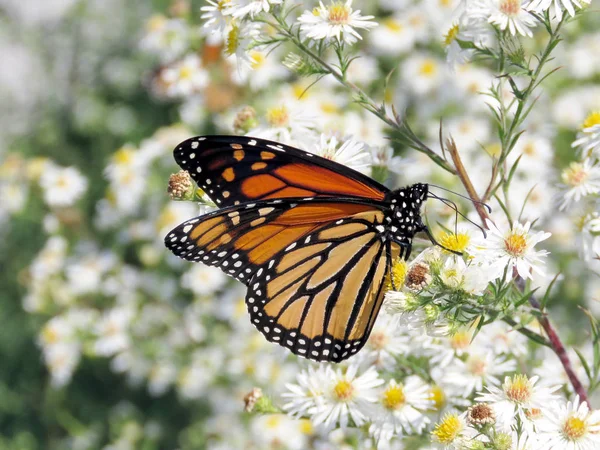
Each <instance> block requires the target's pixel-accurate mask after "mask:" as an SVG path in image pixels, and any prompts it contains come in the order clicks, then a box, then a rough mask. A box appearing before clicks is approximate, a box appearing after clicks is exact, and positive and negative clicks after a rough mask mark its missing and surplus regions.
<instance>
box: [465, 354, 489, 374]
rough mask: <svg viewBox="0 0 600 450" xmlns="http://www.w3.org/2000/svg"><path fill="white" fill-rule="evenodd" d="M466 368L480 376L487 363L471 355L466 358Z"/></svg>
mask: <svg viewBox="0 0 600 450" xmlns="http://www.w3.org/2000/svg"><path fill="white" fill-rule="evenodd" d="M467 370H468V371H469V372H470V373H472V374H473V375H477V376H482V375H484V374H485V372H486V370H487V363H486V362H485V361H484V360H483V359H479V358H477V357H476V356H471V357H470V358H469V359H468V360H467Z"/></svg>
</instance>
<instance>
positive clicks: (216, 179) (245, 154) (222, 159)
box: [174, 136, 388, 206]
mask: <svg viewBox="0 0 600 450" xmlns="http://www.w3.org/2000/svg"><path fill="white" fill-rule="evenodd" d="M174 155H175V160H176V161H177V163H178V164H179V165H180V166H181V167H182V168H183V169H184V170H187V171H188V172H189V173H190V175H191V176H192V178H193V179H194V180H195V181H196V183H198V185H199V186H200V187H201V188H202V189H203V190H204V191H205V192H206V193H207V194H208V195H209V196H210V198H211V199H212V200H213V201H214V202H215V203H216V204H217V205H219V206H229V205H236V204H239V203H244V202H251V201H257V200H266V199H279V198H311V197H338V198H339V197H356V198H365V199H371V200H376V201H381V200H383V198H384V196H385V194H386V193H387V192H388V189H387V188H385V187H384V186H382V185H380V184H379V183H377V182H376V181H374V180H372V179H370V178H369V177H367V176H365V175H363V174H361V173H359V172H356V171H354V170H352V169H350V168H348V167H346V166H343V165H341V164H337V163H335V162H333V161H329V160H326V159H323V158H319V157H317V156H315V155H313V154H312V153H308V152H304V151H302V150H299V149H296V148H293V147H289V146H286V145H283V144H278V143H276V142H272V141H267V140H264V139H258V138H252V137H243V136H236V137H232V136H208V137H205V136H201V137H194V138H191V139H188V140H187V141H184V142H182V143H181V144H180V145H178V146H177V148H176V149H175V151H174Z"/></svg>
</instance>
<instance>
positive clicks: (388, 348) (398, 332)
mask: <svg viewBox="0 0 600 450" xmlns="http://www.w3.org/2000/svg"><path fill="white" fill-rule="evenodd" d="M410 348H411V345H410V337H409V336H408V335H407V334H405V333H403V330H402V328H401V327H399V324H398V319H397V318H396V317H393V316H389V315H388V314H385V313H383V312H382V313H380V314H379V316H378V317H377V321H376V322H375V325H374V326H373V330H372V331H371V335H370V336H369V340H368V341H367V343H366V345H365V347H364V348H363V349H362V350H361V351H360V353H358V356H357V358H358V359H359V360H360V361H364V363H365V364H367V365H369V366H370V365H373V366H375V367H377V368H378V369H382V368H384V369H388V370H393V368H394V366H395V364H396V356H397V355H401V354H406V353H408V351H409V349H410Z"/></svg>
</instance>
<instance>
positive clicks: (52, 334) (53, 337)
mask: <svg viewBox="0 0 600 450" xmlns="http://www.w3.org/2000/svg"><path fill="white" fill-rule="evenodd" d="M42 339H43V341H44V342H45V343H46V344H55V343H56V342H58V333H57V332H56V330H53V329H52V328H51V327H45V328H44V330H43V331H42Z"/></svg>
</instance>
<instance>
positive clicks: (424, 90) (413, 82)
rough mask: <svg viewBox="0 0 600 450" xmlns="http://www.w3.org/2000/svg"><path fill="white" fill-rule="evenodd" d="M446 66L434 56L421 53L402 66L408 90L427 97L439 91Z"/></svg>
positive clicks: (411, 57)
mask: <svg viewBox="0 0 600 450" xmlns="http://www.w3.org/2000/svg"><path fill="white" fill-rule="evenodd" d="M444 72H445V66H444V64H443V63H442V62H441V61H440V60H439V59H438V58H437V57H434V56H430V55H428V54H424V53H419V54H415V55H413V56H410V57H409V58H407V59H406V60H405V61H404V63H403V64H402V78H403V80H404V82H405V83H406V87H407V89H409V90H410V91H411V92H413V93H414V94H416V95H425V94H429V93H431V92H433V91H434V90H436V89H438V88H439V87H440V86H441V84H442V81H443V80H444Z"/></svg>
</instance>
